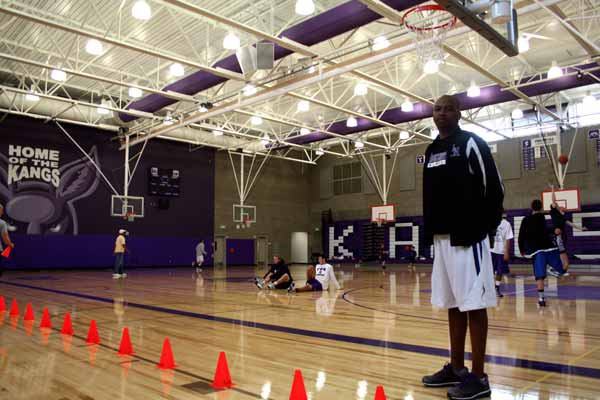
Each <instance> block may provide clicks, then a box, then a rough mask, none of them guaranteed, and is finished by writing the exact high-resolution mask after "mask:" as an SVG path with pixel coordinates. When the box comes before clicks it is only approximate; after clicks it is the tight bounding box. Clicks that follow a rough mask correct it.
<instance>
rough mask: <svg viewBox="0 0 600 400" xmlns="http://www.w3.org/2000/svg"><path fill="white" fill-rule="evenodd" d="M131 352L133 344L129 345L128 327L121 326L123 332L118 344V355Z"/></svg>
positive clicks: (130, 353) (125, 354)
mask: <svg viewBox="0 0 600 400" xmlns="http://www.w3.org/2000/svg"><path fill="white" fill-rule="evenodd" d="M132 354H133V346H132V345H131V339H130V338H129V329H128V328H123V334H122V335H121V345H120V346H119V355H122V356H130V355H132Z"/></svg>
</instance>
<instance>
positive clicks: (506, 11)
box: [435, 0, 519, 57]
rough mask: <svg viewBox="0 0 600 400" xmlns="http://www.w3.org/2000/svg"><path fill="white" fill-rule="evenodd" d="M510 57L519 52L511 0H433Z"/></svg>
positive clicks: (515, 19) (514, 14) (515, 13)
mask: <svg viewBox="0 0 600 400" xmlns="http://www.w3.org/2000/svg"><path fill="white" fill-rule="evenodd" d="M435 2H436V3H438V4H439V5H441V6H442V7H444V8H445V9H446V11H448V12H450V13H451V14H453V15H454V16H456V18H458V19H459V20H460V21H461V22H462V23H463V24H464V25H466V26H468V27H469V28H471V29H473V30H474V31H475V32H477V33H478V34H479V35H480V36H482V37H484V38H485V39H486V40H488V41H489V42H490V43H491V44H492V45H494V46H496V47H497V48H498V49H500V50H501V51H502V52H503V53H504V54H506V55H507V56H509V57H514V56H516V55H518V54H519V49H518V47H517V40H518V37H519V36H518V34H519V32H518V24H517V12H516V10H514V9H513V8H512V4H513V2H512V1H510V0H494V1H472V0H435Z"/></svg>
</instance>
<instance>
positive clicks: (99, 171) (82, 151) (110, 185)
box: [54, 120, 119, 196]
mask: <svg viewBox="0 0 600 400" xmlns="http://www.w3.org/2000/svg"><path fill="white" fill-rule="evenodd" d="M54 122H55V123H56V125H57V126H58V128H59V129H60V130H61V131H62V133H63V134H64V135H65V136H66V137H67V138H68V139H69V140H70V141H71V142H72V143H73V144H74V145H75V147H77V149H78V150H79V151H80V152H81V153H82V154H83V155H84V156H85V157H86V158H87V159H88V160H89V162H90V163H91V164H92V165H93V166H94V168H95V169H96V171H97V172H98V174H99V175H100V176H101V177H102V179H103V180H104V182H105V183H106V184H107V185H108V187H109V188H110V190H112V191H113V193H114V194H115V195H117V196H118V195H119V192H117V189H115V187H114V186H113V184H112V183H110V181H109V180H108V178H107V177H106V175H104V172H102V170H101V169H100V167H99V166H98V164H96V162H95V161H94V160H93V159H92V158H91V157H90V155H89V154H88V153H87V152H86V151H85V150H84V149H83V148H82V147H81V146H80V145H79V143H77V140H75V139H74V138H73V136H71V135H70V134H69V132H67V130H66V129H65V128H64V127H63V126H62V125H61V124H60V122H58V121H57V120H54Z"/></svg>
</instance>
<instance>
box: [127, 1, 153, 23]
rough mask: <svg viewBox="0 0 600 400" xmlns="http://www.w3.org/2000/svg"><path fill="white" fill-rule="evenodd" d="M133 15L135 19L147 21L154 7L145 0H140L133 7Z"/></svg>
mask: <svg viewBox="0 0 600 400" xmlns="http://www.w3.org/2000/svg"><path fill="white" fill-rule="evenodd" d="M131 15H132V16H133V18H135V19H139V20H142V21H147V20H149V19H150V18H151V17H152V9H151V8H150V5H148V3H146V2H145V1H144V0H138V1H136V2H135V3H134V4H133V7H131Z"/></svg>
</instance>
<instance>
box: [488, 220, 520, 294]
mask: <svg viewBox="0 0 600 400" xmlns="http://www.w3.org/2000/svg"><path fill="white" fill-rule="evenodd" d="M514 237H515V236H514V234H513V230H512V227H511V226H510V223H509V222H508V221H507V220H506V214H502V221H500V225H498V228H496V236H495V237H494V247H493V248H492V264H493V265H494V274H496V296H498V297H504V295H503V294H502V292H501V291H500V284H501V283H502V276H503V275H508V274H509V273H510V269H509V268H508V261H510V241H511V240H512V239H513V238H514Z"/></svg>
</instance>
